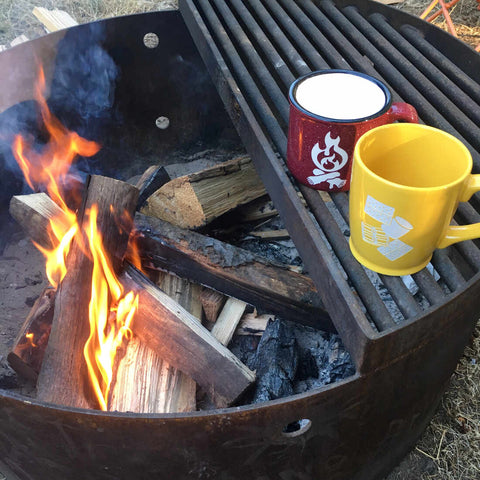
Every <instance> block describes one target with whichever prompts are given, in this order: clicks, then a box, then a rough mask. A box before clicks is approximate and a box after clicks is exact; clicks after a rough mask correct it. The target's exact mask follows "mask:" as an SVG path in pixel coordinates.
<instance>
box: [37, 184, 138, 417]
mask: <svg viewBox="0 0 480 480" xmlns="http://www.w3.org/2000/svg"><path fill="white" fill-rule="evenodd" d="M137 197H138V190H137V189H136V188H135V187H133V186H131V185H129V184H127V183H124V182H120V181H118V180H114V179H111V178H106V177H100V176H92V177H91V179H90V182H89V185H88V190H87V195H86V198H85V210H86V209H91V208H92V207H93V206H94V205H97V206H98V219H97V225H98V227H99V230H100V231H101V233H102V236H103V246H104V249H105V251H107V252H109V253H110V255H111V259H112V260H113V263H114V269H115V266H116V267H117V268H118V265H119V264H120V261H121V259H122V257H123V255H124V252H125V250H126V248H127V244H128V237H129V233H130V232H129V229H128V225H127V224H126V222H123V225H121V226H120V227H119V224H118V222H119V220H118V219H119V218H122V215H124V212H127V214H128V215H130V218H132V217H131V215H133V212H134V211H135V206H136V204H137ZM82 217H83V215H82V216H81V218H80V220H79V222H78V223H79V225H82V223H83V218H82ZM84 244H86V242H85V239H82V238H81V236H80V235H78V234H77V235H76V237H75V239H74V240H73V242H72V245H71V248H70V251H69V253H68V256H67V260H66V267H67V273H66V274H65V277H64V278H63V280H62V282H61V283H60V285H59V286H58V289H57V294H56V300H55V313H54V317H53V322H52V331H51V333H50V338H49V342H48V346H47V349H46V352H45V358H44V360H43V364H42V368H41V371H40V374H39V377H38V382H37V397H38V398H39V399H40V400H43V401H46V402H52V403H56V404H60V405H68V406H73V407H83V408H88V407H92V406H94V405H95V404H96V401H95V400H94V399H93V398H92V397H93V395H92V393H91V391H92V389H91V388H89V386H87V385H86V382H87V379H88V373H87V366H86V362H85V358H84V346H85V343H86V342H87V339H88V338H89V330H90V328H89V323H88V321H87V319H88V318H89V300H90V296H91V290H92V271H93V263H92V260H91V258H89V257H88V256H87V255H86V254H85V253H84Z"/></svg>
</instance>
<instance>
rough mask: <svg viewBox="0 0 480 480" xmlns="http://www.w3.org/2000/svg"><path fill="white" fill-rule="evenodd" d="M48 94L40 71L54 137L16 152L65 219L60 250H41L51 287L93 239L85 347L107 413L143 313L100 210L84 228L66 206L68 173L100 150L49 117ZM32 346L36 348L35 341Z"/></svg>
mask: <svg viewBox="0 0 480 480" xmlns="http://www.w3.org/2000/svg"><path fill="white" fill-rule="evenodd" d="M44 92H45V76H44V73H43V69H40V72H39V78H38V83H37V85H36V89H35V99H36V101H37V102H38V104H39V106H40V112H41V117H42V120H43V123H44V125H45V128H46V130H47V132H48V134H49V141H48V143H47V144H46V145H45V146H44V148H43V149H42V151H41V152H39V151H38V150H37V149H35V148H34V147H33V145H32V144H31V143H30V142H29V141H28V140H27V139H25V138H24V137H22V136H20V135H17V136H16V137H15V139H14V141H13V146H12V149H13V153H14V156H15V158H16V160H17V162H18V164H19V166H20V168H21V169H22V171H23V174H24V176H25V179H26V181H27V183H28V184H29V186H30V187H31V188H32V189H33V190H37V191H38V190H46V192H47V193H48V194H49V195H50V197H51V198H52V200H54V201H55V202H56V203H57V204H58V205H59V206H60V207H61V209H62V215H61V216H59V217H58V218H54V219H53V220H51V222H50V232H49V234H50V237H51V240H52V244H53V245H55V248H53V249H52V250H48V249H44V248H42V247H40V246H39V245H37V247H38V248H39V249H40V250H41V252H42V253H43V254H44V256H45V257H46V271H47V277H48V279H49V281H50V283H51V284H52V286H54V287H55V288H56V287H57V286H58V285H59V284H60V282H61V281H62V279H63V278H64V277H65V274H66V272H67V269H66V266H65V259H66V257H67V255H68V252H69V249H70V246H71V244H72V242H73V241H76V242H83V237H84V234H83V232H85V236H86V238H87V239H88V242H87V243H88V244H87V245H84V244H83V243H81V244H80V245H82V249H83V250H84V252H85V254H86V255H88V257H89V258H91V259H92V263H93V273H92V283H91V298H90V303H89V319H88V320H89V325H90V335H89V338H88V340H87V342H86V343H85V347H84V356H85V361H86V363H87V367H88V373H89V379H90V383H91V385H92V389H93V391H94V392H95V395H96V398H97V400H98V403H99V405H100V408H101V409H102V410H106V409H107V403H108V393H109V389H110V383H111V381H112V371H113V363H114V359H115V355H116V352H117V349H118V347H119V346H120V345H121V344H122V342H123V339H124V338H128V337H129V335H130V330H129V325H130V323H131V321H132V318H133V315H134V314H135V311H136V309H137V308H138V298H137V297H136V296H135V295H134V294H133V292H128V293H126V294H125V292H124V291H123V288H122V286H121V284H120V283H119V281H118V279H117V277H116V276H115V273H114V271H113V269H112V266H111V264H110V261H109V259H108V254H107V252H105V251H104V248H103V242H102V236H101V234H100V232H99V231H98V230H97V214H98V212H97V206H96V205H94V206H92V208H91V209H90V210H89V211H87V212H85V219H84V220H85V221H84V224H83V225H82V226H81V228H80V226H79V225H78V222H77V217H76V214H75V213H74V212H73V211H72V210H70V208H69V207H68V206H67V203H66V201H65V198H66V195H65V193H66V191H67V184H68V180H69V170H70V167H71V165H72V163H73V161H74V159H75V158H76V157H77V156H78V155H81V156H84V157H89V156H92V155H94V154H95V153H97V152H98V150H99V149H100V146H99V145H98V144H97V143H95V142H91V141H88V140H85V139H84V138H81V137H80V136H79V135H78V134H76V133H75V132H71V131H69V130H68V129H66V128H65V127H64V126H63V125H62V124H61V123H60V121H59V120H58V119H57V118H56V117H55V116H54V115H53V114H52V113H51V112H50V110H49V108H48V105H47V102H46V100H45V98H44ZM85 320H86V319H85ZM28 341H30V342H32V344H33V338H28Z"/></svg>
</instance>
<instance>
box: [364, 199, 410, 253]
mask: <svg viewBox="0 0 480 480" xmlns="http://www.w3.org/2000/svg"><path fill="white" fill-rule="evenodd" d="M364 212H365V213H366V214H367V215H369V216H370V217H371V218H372V219H373V220H376V221H377V222H380V223H381V225H380V226H378V225H371V224H369V223H367V222H362V238H363V241H364V242H367V243H369V244H371V245H377V246H378V248H377V250H378V251H379V252H380V253H381V254H382V255H384V256H385V257H386V258H388V259H389V260H391V261H394V260H397V259H399V258H400V257H403V256H404V255H406V254H407V253H408V252H409V251H410V250H412V249H413V247H411V246H410V245H407V244H406V243H404V242H402V241H401V240H399V238H400V237H403V236H404V235H405V234H407V233H408V232H410V231H411V230H413V225H412V224H411V223H410V222H409V221H408V220H405V219H404V218H402V217H399V216H395V208H393V207H390V206H389V205H385V204H384V203H382V202H379V201H378V200H376V199H375V198H373V197H372V196H370V195H368V197H367V200H366V201H365V207H364Z"/></svg>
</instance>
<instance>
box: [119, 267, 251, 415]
mask: <svg viewBox="0 0 480 480" xmlns="http://www.w3.org/2000/svg"><path fill="white" fill-rule="evenodd" d="M121 281H122V284H123V285H124V286H125V287H126V289H128V290H133V291H134V292H136V293H138V295H139V308H138V311H137V314H136V315H135V317H134V319H133V323H132V327H131V328H132V331H133V332H134V333H135V334H136V335H138V337H139V338H140V340H141V341H142V342H144V343H145V344H146V345H148V346H150V348H152V349H153V350H154V351H155V352H156V353H157V354H158V355H159V356H161V357H162V358H165V359H168V361H169V362H170V363H171V364H172V365H174V366H175V367H176V368H179V369H180V370H182V371H183V372H185V373H188V374H189V375H191V376H192V378H193V379H194V380H195V381H196V382H197V383H198V384H199V385H200V386H201V387H202V388H203V389H204V390H205V391H206V392H207V394H208V395H209V397H210V398H211V399H212V400H213V402H214V403H215V405H216V406H217V407H226V406H228V405H231V404H232V403H234V402H235V400H237V399H238V398H239V397H240V396H241V395H242V394H243V393H244V392H245V391H246V390H247V388H248V387H250V385H251V384H253V382H254V381H255V374H254V373H253V372H252V371H251V370H249V369H248V368H247V367H246V366H245V365H244V364H243V363H241V362H240V360H238V358H237V357H236V356H235V355H233V353H232V352H230V350H228V348H226V347H224V346H223V345H222V344H221V343H220V342H219V341H218V340H216V339H215V337H214V336H213V335H212V334H211V333H210V332H209V331H208V330H207V329H206V328H205V327H204V326H203V325H202V324H201V323H200V321H199V319H198V318H196V317H194V316H193V315H191V314H190V313H189V312H187V311H186V310H185V309H184V308H183V307H181V306H180V305H179V304H178V303H177V302H175V301H174V300H173V299H172V298H170V297H169V296H168V295H166V294H165V293H164V292H163V291H162V290H160V289H159V288H158V287H156V286H155V284H153V283H152V282H151V281H150V280H149V279H148V278H147V277H145V276H144V275H142V274H141V273H140V272H139V271H138V270H136V269H135V268H134V267H131V266H127V268H126V270H125V272H124V274H123V275H122V277H121Z"/></svg>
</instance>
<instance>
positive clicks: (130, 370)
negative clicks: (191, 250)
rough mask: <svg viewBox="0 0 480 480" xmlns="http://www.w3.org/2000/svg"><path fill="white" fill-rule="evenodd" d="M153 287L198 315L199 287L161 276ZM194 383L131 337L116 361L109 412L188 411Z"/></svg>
mask: <svg viewBox="0 0 480 480" xmlns="http://www.w3.org/2000/svg"><path fill="white" fill-rule="evenodd" d="M157 284H158V285H159V286H160V287H161V288H162V289H163V290H164V292H165V293H166V294H167V295H169V296H170V297H172V298H173V299H174V300H175V301H176V302H178V303H179V304H180V305H181V306H182V307H184V308H185V309H186V310H187V311H188V312H190V313H191V314H192V315H194V316H196V317H199V316H200V315H201V313H202V312H201V308H202V307H201V303H200V301H199V295H200V289H201V287H200V286H199V285H195V284H193V283H190V282H188V281H187V280H182V279H180V278H178V277H176V276H174V275H170V274H167V273H165V274H164V273H162V274H161V275H160V279H159V280H158V281H157ZM196 387H197V385H196V382H195V381H194V380H193V379H192V378H191V377H190V376H189V375H186V374H184V373H183V372H181V371H180V370H178V369H176V368H175V367H173V366H172V365H170V364H169V362H167V361H165V360H163V359H162V358H160V357H159V356H158V355H157V353H156V352H155V351H153V350H152V349H151V348H150V347H149V346H148V345H146V344H144V343H143V342H141V341H140V339H139V338H138V337H137V336H136V335H135V336H134V337H133V338H132V339H130V340H129V341H128V343H127V345H126V352H125V356H124V357H123V358H122V359H121V360H120V361H119V362H118V367H117V370H116V380H115V385H114V387H113V389H112V395H111V399H110V404H109V410H118V411H121V412H138V413H175V412H192V411H194V410H195V409H196V398H195V397H196Z"/></svg>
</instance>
